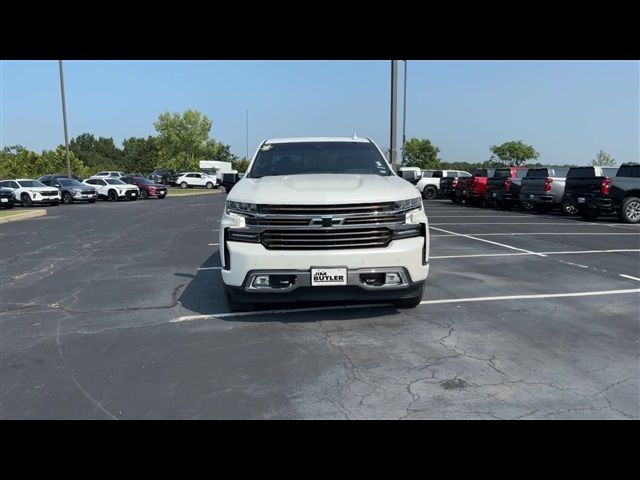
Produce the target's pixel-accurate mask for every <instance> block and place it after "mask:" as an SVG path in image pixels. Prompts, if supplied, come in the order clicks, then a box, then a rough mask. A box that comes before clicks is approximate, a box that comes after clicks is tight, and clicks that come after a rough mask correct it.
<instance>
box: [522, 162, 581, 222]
mask: <svg viewBox="0 0 640 480" xmlns="http://www.w3.org/2000/svg"><path fill="white" fill-rule="evenodd" d="M568 171H569V169H568V168H547V167H542V168H531V169H529V171H528V172H527V175H526V176H525V177H524V178H523V179H522V185H521V188H520V205H521V206H522V208H523V210H538V211H539V212H548V211H550V210H552V209H553V208H556V207H557V208H560V211H561V212H562V213H563V214H565V215H575V214H576V213H577V209H576V208H575V207H574V206H573V205H571V204H563V203H562V197H563V195H564V186H565V181H566V176H567V172H568Z"/></svg>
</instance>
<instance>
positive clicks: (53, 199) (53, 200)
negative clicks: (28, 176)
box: [31, 194, 62, 203]
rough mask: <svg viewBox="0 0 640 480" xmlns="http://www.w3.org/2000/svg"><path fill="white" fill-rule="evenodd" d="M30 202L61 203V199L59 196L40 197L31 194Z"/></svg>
mask: <svg viewBox="0 0 640 480" xmlns="http://www.w3.org/2000/svg"><path fill="white" fill-rule="evenodd" d="M31 201H32V202H33V203H60V202H61V201H62V197H61V196H60V195H47V196H44V195H40V194H32V195H31Z"/></svg>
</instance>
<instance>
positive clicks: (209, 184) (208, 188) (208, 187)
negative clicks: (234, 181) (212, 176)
mask: <svg viewBox="0 0 640 480" xmlns="http://www.w3.org/2000/svg"><path fill="white" fill-rule="evenodd" d="M212 188H213V183H211V182H207V190H211V189H212Z"/></svg>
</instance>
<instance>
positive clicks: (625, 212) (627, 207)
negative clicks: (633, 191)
mask: <svg viewBox="0 0 640 480" xmlns="http://www.w3.org/2000/svg"><path fill="white" fill-rule="evenodd" d="M618 217H619V218H620V220H622V221H623V222H626V223H639V222H640V198H638V197H627V198H625V199H624V201H623V202H622V206H621V207H620V210H619V211H618Z"/></svg>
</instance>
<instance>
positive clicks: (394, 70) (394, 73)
mask: <svg viewBox="0 0 640 480" xmlns="http://www.w3.org/2000/svg"><path fill="white" fill-rule="evenodd" d="M397 97H398V61H397V60H391V132H390V137H391V138H390V144H389V163H390V164H391V165H395V163H396V160H397V151H396V131H397V120H398V119H397V116H398V112H397V110H398V108H397V103H398V102H397Z"/></svg>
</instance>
